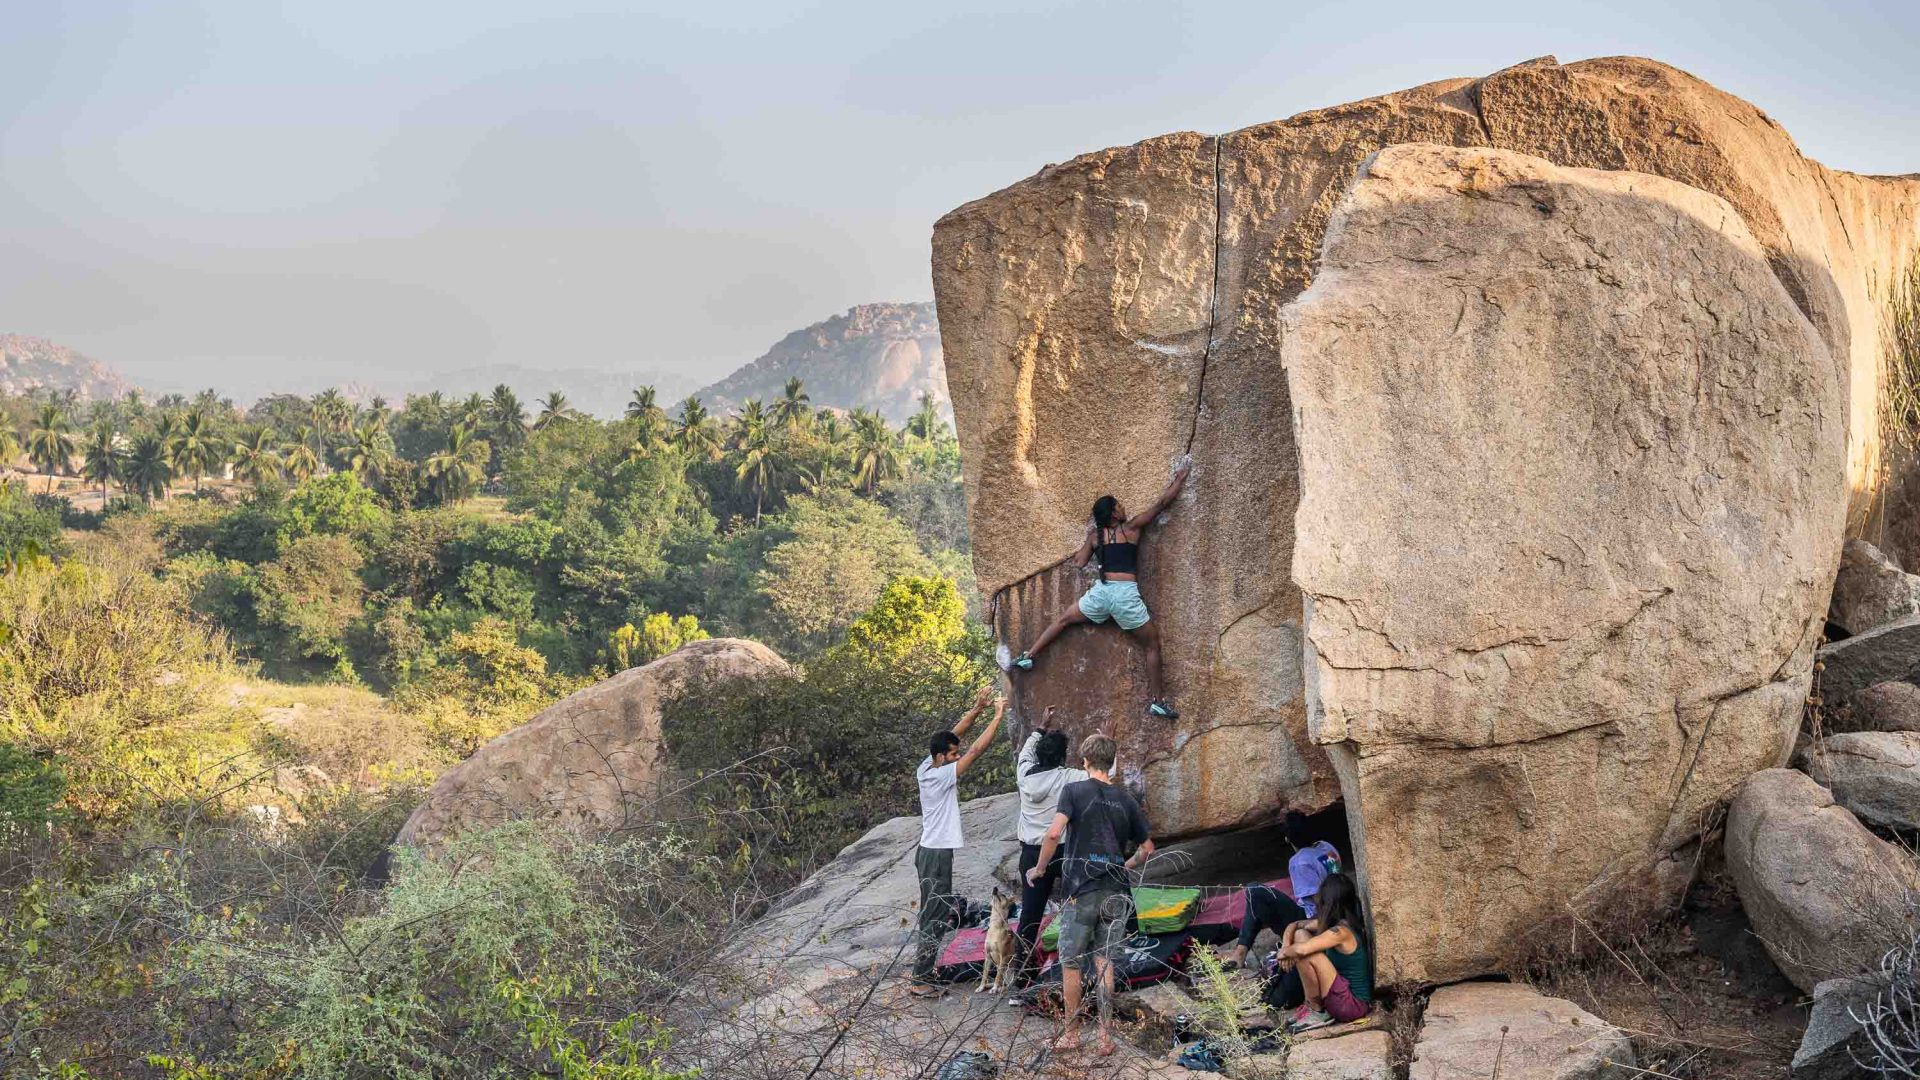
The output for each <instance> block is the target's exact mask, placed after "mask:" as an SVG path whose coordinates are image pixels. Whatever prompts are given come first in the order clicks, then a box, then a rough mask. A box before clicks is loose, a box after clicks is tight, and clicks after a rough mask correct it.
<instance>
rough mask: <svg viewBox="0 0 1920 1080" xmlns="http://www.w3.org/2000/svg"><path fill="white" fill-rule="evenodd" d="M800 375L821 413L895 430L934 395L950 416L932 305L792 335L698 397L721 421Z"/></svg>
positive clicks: (894, 308)
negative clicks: (870, 420)
mask: <svg viewBox="0 0 1920 1080" xmlns="http://www.w3.org/2000/svg"><path fill="white" fill-rule="evenodd" d="M796 375H797V376H799V377H800V379H801V380H802V381H804V382H805V383H806V385H807V393H808V394H809V395H810V396H811V397H812V399H813V404H814V406H815V407H816V408H819V407H823V406H830V407H832V408H836V409H853V408H861V407H864V408H869V409H877V410H879V412H880V413H881V415H883V416H885V417H886V418H887V419H888V420H890V421H892V422H894V423H896V424H897V423H900V422H901V421H903V420H905V419H906V418H907V417H909V416H911V415H912V414H913V412H914V410H915V409H917V408H919V407H920V395H921V394H923V393H931V394H933V396H934V400H936V401H938V402H939V403H940V411H941V412H942V414H945V415H951V412H952V406H951V405H950V404H949V402H948V398H947V373H946V368H945V366H944V364H943V357H942V355H941V352H940V324H939V323H938V322H937V321H936V320H935V318H934V313H933V305H932V304H861V305H859V306H857V307H854V308H850V309H848V311H847V313H846V314H844V315H835V316H834V317H833V318H831V319H828V320H826V321H825V322H817V323H814V324H813V325H812V326H809V327H807V328H806V329H804V330H795V331H794V332H793V333H791V334H788V335H787V336H786V337H784V338H781V339H780V341H779V342H778V343H777V344H775V345H774V347H773V348H771V349H768V350H767V352H766V355H764V356H762V357H760V359H758V360H755V361H754V362H753V363H751V364H748V365H747V366H746V367H743V368H741V369H740V370H738V371H736V372H734V373H733V374H731V375H729V376H727V377H726V378H724V379H722V380H720V381H719V382H717V383H714V384H713V385H712V386H709V387H707V388H706V389H704V390H701V391H700V397H701V399H702V400H704V401H705V402H706V405H707V408H708V409H711V410H712V411H714V412H716V413H724V412H727V411H728V410H731V409H735V408H738V407H739V405H740V403H741V402H742V401H745V400H746V399H748V398H761V399H763V400H770V399H772V398H775V397H778V396H779V395H780V391H781V388H782V387H783V386H785V385H786V382H787V379H789V378H791V377H793V376H796Z"/></svg>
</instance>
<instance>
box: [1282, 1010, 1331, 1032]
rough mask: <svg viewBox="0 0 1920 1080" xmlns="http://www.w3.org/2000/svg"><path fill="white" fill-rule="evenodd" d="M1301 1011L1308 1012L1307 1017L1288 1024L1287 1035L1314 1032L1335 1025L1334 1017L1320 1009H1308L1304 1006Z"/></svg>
mask: <svg viewBox="0 0 1920 1080" xmlns="http://www.w3.org/2000/svg"><path fill="white" fill-rule="evenodd" d="M1301 1009H1302V1010H1303V1011H1305V1012H1306V1015H1305V1016H1304V1017H1301V1018H1299V1019H1297V1020H1294V1021H1292V1022H1291V1023H1289V1024H1287V1033H1288V1034H1289V1035H1298V1034H1300V1033H1301V1032H1303V1031H1312V1030H1313V1029H1314V1028H1323V1027H1331V1026H1332V1025H1333V1017H1331V1016H1328V1015H1327V1014H1326V1013H1324V1012H1322V1011H1320V1010H1319V1009H1307V1007H1306V1006H1304V1005H1302V1006H1301Z"/></svg>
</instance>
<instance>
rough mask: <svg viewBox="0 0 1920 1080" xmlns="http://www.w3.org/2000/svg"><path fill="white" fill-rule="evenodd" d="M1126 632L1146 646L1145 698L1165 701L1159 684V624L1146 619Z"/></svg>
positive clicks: (1165, 697) (1164, 695)
mask: <svg viewBox="0 0 1920 1080" xmlns="http://www.w3.org/2000/svg"><path fill="white" fill-rule="evenodd" d="M1127 632H1128V633H1130V634H1132V635H1133V636H1134V637H1136V638H1138V639H1139V641H1140V644H1142V645H1145V646H1146V647H1147V700H1148V701H1165V700H1166V699H1167V695H1166V693H1165V692H1164V691H1163V690H1162V688H1161V686H1160V624H1159V623H1157V622H1154V621H1153V620H1152V619H1148V620H1147V621H1146V622H1143V623H1141V624H1140V625H1139V626H1136V627H1134V628H1133V629H1132V630H1129V631H1127Z"/></svg>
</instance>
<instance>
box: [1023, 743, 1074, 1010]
mask: <svg viewBox="0 0 1920 1080" xmlns="http://www.w3.org/2000/svg"><path fill="white" fill-rule="evenodd" d="M1055 708H1056V706H1052V705H1049V706H1047V716H1046V727H1044V728H1042V729H1041V730H1039V731H1036V732H1034V733H1033V734H1031V735H1028V736H1027V743H1026V745H1025V746H1022V747H1021V748H1020V764H1019V768H1018V772H1019V775H1020V823H1019V829H1018V833H1019V836H1020V922H1019V924H1018V926H1017V927H1016V928H1015V930H1014V934H1015V936H1017V937H1018V938H1019V939H1020V961H1019V967H1017V968H1016V969H1015V971H1016V972H1017V973H1018V974H1019V976H1020V980H1019V984H1020V985H1021V986H1025V985H1026V984H1027V982H1028V981H1029V980H1030V979H1031V978H1032V974H1033V952H1034V942H1035V940H1036V939H1038V938H1039V936H1040V919H1041V918H1042V917H1043V916H1044V915H1045V914H1046V910H1047V900H1048V898H1049V897H1051V896H1052V895H1053V887H1054V885H1055V884H1057V883H1058V882H1059V880H1060V867H1061V866H1062V865H1064V864H1065V862H1066V860H1065V859H1055V860H1054V861H1053V862H1052V863H1049V864H1048V866H1047V872H1046V873H1045V874H1044V875H1043V876H1042V877H1041V878H1040V880H1039V881H1038V882H1037V883H1036V882H1031V881H1028V880H1027V871H1029V870H1031V869H1033V868H1034V866H1035V865H1037V864H1038V863H1039V861H1040V844H1041V841H1043V840H1045V839H1046V838H1047V828H1048V826H1050V825H1052V824H1053V814H1054V811H1055V810H1057V809H1059V806H1060V789H1061V788H1064V787H1066V786H1067V785H1068V784H1075V783H1079V782H1080V781H1082V780H1085V779H1086V778H1087V774H1086V772H1085V770H1082V769H1070V768H1068V767H1067V766H1066V760H1067V733H1066V732H1064V731H1053V730H1051V728H1052V727H1053V713H1054V709H1055Z"/></svg>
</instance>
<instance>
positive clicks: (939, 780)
mask: <svg viewBox="0 0 1920 1080" xmlns="http://www.w3.org/2000/svg"><path fill="white" fill-rule="evenodd" d="M992 695H993V687H991V686H983V687H981V688H980V692H979V693H978V694H976V695H974V699H973V707H972V708H970V709H968V710H967V713H966V715H965V716H962V717H961V718H960V720H959V722H958V723H955V724H954V725H953V727H951V728H949V729H947V730H946V731H942V732H940V733H938V734H936V735H934V737H933V738H931V739H929V740H927V756H926V759H925V760H923V761H922V762H920V767H919V768H918V769H916V770H914V775H915V777H917V778H918V779H919V781H920V849H919V850H918V851H916V852H915V853H914V856H913V869H914V873H915V874H916V875H917V876H918V877H919V878H920V925H919V929H918V934H919V937H920V940H919V948H918V951H917V952H916V953H915V954H914V958H913V987H912V988H911V990H910V991H909V992H910V993H913V994H915V995H917V996H921V997H930V996H933V995H935V994H938V993H940V987H939V986H937V985H936V984H935V983H934V981H933V964H934V960H935V959H936V958H937V957H938V956H939V953H940V939H941V938H942V937H945V936H946V932H947V931H948V930H949V929H950V928H951V927H952V925H953V922H954V910H953V852H954V849H955V848H958V847H962V846H964V845H965V843H966V841H965V840H963V839H961V836H960V774H961V773H963V772H966V771H967V769H968V767H969V766H971V765H972V764H973V763H974V762H975V761H976V760H978V759H979V757H980V755H981V754H983V753H986V750H987V747H989V746H991V745H993V736H994V733H995V732H997V731H999V730H1000V717H1001V716H1002V715H1004V714H1005V713H1006V711H1007V702H1006V699H1005V698H1000V697H993V696H992ZM989 699H991V700H992V701H993V722H992V723H989V724H988V725H987V727H986V730H984V731H982V732H981V733H980V737H979V738H977V739H975V740H973V745H972V746H969V747H967V750H966V752H965V753H961V751H960V736H962V735H965V734H966V733H967V729H968V728H970V727H972V726H973V722H974V721H975V720H977V719H979V718H980V714H981V713H982V712H983V711H985V710H986V707H987V701H988V700H989Z"/></svg>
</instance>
